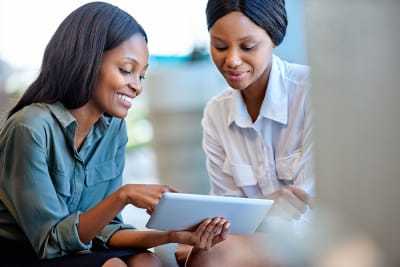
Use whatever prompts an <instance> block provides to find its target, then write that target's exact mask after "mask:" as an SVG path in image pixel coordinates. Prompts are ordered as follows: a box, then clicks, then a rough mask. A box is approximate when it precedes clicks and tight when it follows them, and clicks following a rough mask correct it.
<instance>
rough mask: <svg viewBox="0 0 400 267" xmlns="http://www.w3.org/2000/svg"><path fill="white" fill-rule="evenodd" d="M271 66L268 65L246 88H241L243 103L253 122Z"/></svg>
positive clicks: (255, 118) (258, 110) (263, 95)
mask: <svg viewBox="0 0 400 267" xmlns="http://www.w3.org/2000/svg"><path fill="white" fill-rule="evenodd" d="M270 72H271V66H268V67H267V69H266V70H265V72H264V73H263V74H262V75H261V77H260V78H259V79H258V80H257V81H255V82H254V83H253V84H251V85H250V86H249V87H247V88H246V89H244V90H242V92H241V93H242V96H243V99H244V103H245V104H246V108H247V111H248V112H249V115H250V117H251V119H252V121H253V122H255V121H256V120H257V118H258V115H259V114H260V110H261V105H262V103H263V101H264V98H265V94H266V92H267V86H268V80H269V74H270Z"/></svg>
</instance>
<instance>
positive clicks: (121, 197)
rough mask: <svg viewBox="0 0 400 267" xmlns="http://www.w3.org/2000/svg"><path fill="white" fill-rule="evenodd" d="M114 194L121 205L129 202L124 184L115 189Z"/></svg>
mask: <svg viewBox="0 0 400 267" xmlns="http://www.w3.org/2000/svg"><path fill="white" fill-rule="evenodd" d="M116 195H117V198H118V201H119V202H120V203H121V204H122V205H123V206H126V205H127V204H129V198H128V194H127V192H126V185H124V186H121V187H120V188H119V189H118V190H117V191H116Z"/></svg>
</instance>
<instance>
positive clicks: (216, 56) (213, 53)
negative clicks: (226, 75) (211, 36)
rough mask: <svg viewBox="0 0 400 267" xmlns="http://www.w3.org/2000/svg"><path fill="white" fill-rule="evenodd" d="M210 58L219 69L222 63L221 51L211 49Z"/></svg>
mask: <svg viewBox="0 0 400 267" xmlns="http://www.w3.org/2000/svg"><path fill="white" fill-rule="evenodd" d="M211 58H212V60H213V62H214V64H215V65H216V66H217V67H218V68H219V69H220V68H222V65H223V63H224V56H223V55H222V53H220V52H217V51H215V49H212V50H211Z"/></svg>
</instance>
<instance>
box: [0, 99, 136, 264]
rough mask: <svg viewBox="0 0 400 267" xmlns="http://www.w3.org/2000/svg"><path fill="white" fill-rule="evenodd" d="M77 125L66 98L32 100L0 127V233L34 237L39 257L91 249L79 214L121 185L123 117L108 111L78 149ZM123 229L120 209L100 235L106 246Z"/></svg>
mask: <svg viewBox="0 0 400 267" xmlns="http://www.w3.org/2000/svg"><path fill="white" fill-rule="evenodd" d="M76 127H77V122H76V120H75V118H74V117H73V116H72V114H71V113H70V112H69V111H68V110H67V109H66V108H65V107H64V106H63V105H62V104H61V103H55V104H32V105H29V106H27V107H25V108H24V109H22V110H20V111H19V112H17V113H15V114H14V115H13V116H12V117H10V118H9V119H8V120H7V121H6V123H5V124H4V127H3V128H2V129H1V131H0V237H4V238H8V239H15V240H21V241H26V242H29V243H30V244H31V245H32V247H33V248H34V250H35V251H36V253H37V254H38V256H39V257H40V258H54V257H59V256H63V255H66V254H70V253H72V252H75V251H80V250H86V249H90V247H91V245H92V242H90V243H87V244H85V243H82V242H81V241H80V239H79V235H78V229H77V225H78V224H79V214H80V213H81V212H85V211H87V210H88V209H90V208H92V207H94V206H95V205H96V204H98V203H99V202H100V201H102V200H103V199H104V198H105V197H107V196H108V195H109V194H111V193H112V192H114V191H115V190H116V189H118V188H119V187H120V186H121V183H122V172H123V168H124V161H125V146H126V143H127V133H126V125H125V122H124V120H121V119H117V118H113V117H109V116H106V115H103V116H102V117H101V118H100V119H99V120H98V121H97V122H96V123H95V125H94V126H93V127H92V129H91V131H90V132H89V134H88V136H87V137H86V139H85V141H84V142H83V144H82V146H81V148H80V150H79V151H77V150H76V149H74V135H75V130H76ZM126 228H132V227H131V226H129V225H125V224H123V222H122V220H121V217H120V215H118V216H117V217H116V218H115V219H114V220H113V221H112V222H110V224H108V225H107V226H106V227H104V229H103V230H102V231H101V232H100V233H98V235H97V239H98V241H100V242H103V243H104V245H105V244H106V243H107V241H108V240H109V238H110V237H111V235H112V234H113V233H114V232H115V231H117V230H120V229H126Z"/></svg>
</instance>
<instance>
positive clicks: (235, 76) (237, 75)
mask: <svg viewBox="0 0 400 267" xmlns="http://www.w3.org/2000/svg"><path fill="white" fill-rule="evenodd" d="M246 74H247V71H225V75H226V77H227V78H228V79H229V80H231V81H235V82H237V81H240V80H242V79H243V78H244V76H245V75H246Z"/></svg>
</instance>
